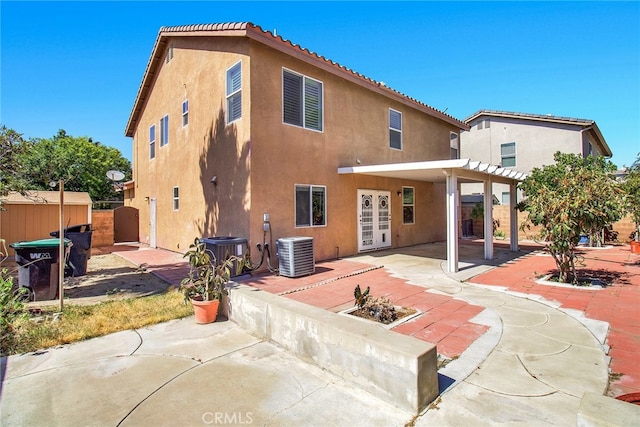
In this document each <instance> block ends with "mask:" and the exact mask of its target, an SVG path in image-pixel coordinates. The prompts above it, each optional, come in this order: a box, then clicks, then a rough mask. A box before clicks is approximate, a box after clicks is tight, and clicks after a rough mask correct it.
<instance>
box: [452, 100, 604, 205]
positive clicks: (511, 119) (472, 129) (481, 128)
mask: <svg viewBox="0 0 640 427" xmlns="http://www.w3.org/2000/svg"><path fill="white" fill-rule="evenodd" d="M465 123H466V124H467V125H469V129H468V130H466V131H463V132H462V133H461V135H460V146H461V147H460V155H461V157H469V158H472V159H475V160H480V161H482V162H488V163H491V164H495V165H501V166H502V167H505V168H510V169H515V170H518V171H520V172H524V173H528V172H531V170H532V169H533V168H535V167H542V166H544V165H551V164H554V163H555V161H554V160H553V155H554V153H555V152H557V151H560V152H563V153H574V154H580V155H582V156H584V157H586V156H588V155H589V154H592V155H594V156H598V155H602V156H605V157H611V149H610V148H609V146H608V145H607V142H606V141H605V139H604V137H603V136H602V133H601V132H600V129H599V128H598V125H597V124H596V122H595V121H593V120H586V119H575V118H571V117H558V116H552V115H540V114H526V113H513V112H507V111H491V110H480V111H478V112H476V113H474V114H472V115H471V116H469V117H467V118H466V119H465ZM462 191H463V193H464V194H471V193H482V191H483V189H482V185H478V184H475V183H474V184H465V185H464V187H463V190H462ZM509 193H510V191H509V188H508V187H507V186H505V185H501V184H495V185H494V186H493V195H494V196H495V197H496V198H497V199H498V200H499V201H500V203H501V204H505V205H506V204H509Z"/></svg>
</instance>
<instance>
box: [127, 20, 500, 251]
mask: <svg viewBox="0 0 640 427" xmlns="http://www.w3.org/2000/svg"><path fill="white" fill-rule="evenodd" d="M464 129H468V127H467V125H466V124H465V123H464V122H462V121H459V120H457V119H455V118H453V117H451V116H449V115H446V114H444V113H443V112H441V111H438V110H435V109H434V108H431V107H429V106H428V105H425V104H423V103H421V102H419V101H416V100H415V99H412V98H410V97H408V96H406V95H403V94H401V93H399V92H397V91H394V90H392V89H390V88H388V87H386V86H385V85H384V84H383V83H381V82H376V81H374V80H371V79H369V78H367V77H365V76H363V75H361V74H358V73H356V72H354V71H352V70H350V69H347V68H345V67H343V66H341V65H339V64H336V63H335V62H332V61H331V60H328V59H326V58H324V57H322V56H319V55H317V54H316V53H313V52H310V51H308V50H306V49H304V48H301V47H300V46H298V45H295V44H293V43H291V42H290V41H287V40H284V39H282V38H281V37H279V36H275V35H273V34H272V33H270V32H266V31H263V30H262V29H261V28H260V27H258V26H255V25H253V24H250V23H233V24H209V25H192V26H179V27H163V28H161V29H160V32H159V34H158V36H157V39H156V41H155V45H154V46H153V51H152V53H151V57H150V58H149V62H148V65H147V68H146V71H145V73H144V77H143V79H142V83H141V85H140V88H139V91H138V94H137V97H136V99H135V104H134V107H133V110H132V112H131V115H130V118H129V121H128V124H127V127H126V135H127V136H130V137H132V138H133V176H134V179H133V181H132V182H129V183H127V185H126V187H125V193H126V195H127V196H126V197H128V198H129V200H128V201H127V202H128V204H130V205H132V206H133V207H135V208H138V209H139V217H140V240H141V241H142V242H147V243H149V244H150V245H151V246H158V247H161V248H166V249H170V250H175V251H183V250H185V249H186V248H187V246H188V245H189V243H191V242H192V241H193V238H194V237H211V236H235V237H242V238H246V239H248V241H249V244H250V246H251V247H255V245H256V244H258V243H263V242H264V239H265V236H266V238H267V243H270V244H273V243H274V242H273V240H275V239H278V238H281V237H289V236H308V237H312V238H314V247H315V257H316V259H317V260H323V259H330V258H335V257H336V256H345V255H352V254H356V253H358V252H361V251H366V250H373V249H381V248H389V247H401V246H408V245H415V244H419V243H425V242H433V241H439V240H444V239H445V238H446V237H447V222H448V221H449V222H450V223H451V224H453V223H454V221H455V220H456V216H455V209H454V206H456V204H455V203H453V202H452V203H450V205H451V207H450V208H449V211H447V209H448V208H447V203H448V202H447V200H446V194H447V185H446V183H445V175H446V174H445V173H443V171H444V169H442V168H444V167H446V168H448V169H447V170H448V171H449V175H447V176H451V177H453V178H452V179H453V180H452V183H450V184H451V185H449V187H450V188H451V190H450V192H451V195H452V196H454V194H453V192H454V189H457V181H456V180H455V177H456V176H457V175H455V174H454V173H452V171H453V170H454V169H455V168H458V169H456V170H460V171H461V172H462V171H463V170H466V171H468V172H469V173H473V171H469V169H474V168H477V167H478V165H477V164H470V162H469V161H462V160H460V159H457V157H458V149H459V146H458V141H459V134H460V130H464ZM452 156H453V157H454V159H453V160H451V157H452ZM433 161H436V162H435V163H433ZM438 161H439V162H440V163H438ZM420 162H432V163H429V164H428V165H425V164H423V163H420ZM380 165H382V166H384V168H383V169H379V168H378V169H376V168H375V167H374V168H373V169H359V168H362V167H367V166H380ZM394 165H395V166H394ZM398 165H400V166H398ZM408 165H414V167H413V170H414V172H411V171H408V170H407V168H409V169H411V168H410V167H409V166H408ZM415 165H418V166H415ZM451 168H454V169H451ZM436 169H437V171H436V172H434V170H436ZM417 170H422V171H423V173H422V174H419V173H417V172H416V171H417ZM424 171H427V172H424ZM477 175H478V176H479V177H480V178H479V179H483V177H485V176H489V175H490V174H487V173H486V171H485V172H477ZM496 179H498V180H500V179H503V178H501V177H496ZM504 179H506V178H504ZM456 191H457V190H456ZM456 194H457V193H456ZM451 200H454V199H451ZM447 212H451V214H450V215H449V217H448V216H447ZM265 214H267V215H268V219H269V223H270V224H269V227H265V224H264V220H265V216H266V215H265ZM454 228H455V227H453V226H451V227H450V229H451V230H453V229H454ZM265 229H268V230H269V233H265V231H264V230H265ZM456 236H457V235H456ZM454 238H455V236H454ZM454 238H452V240H454ZM456 242H457V241H456ZM451 254H454V255H456V253H454V252H453V249H452V251H451Z"/></svg>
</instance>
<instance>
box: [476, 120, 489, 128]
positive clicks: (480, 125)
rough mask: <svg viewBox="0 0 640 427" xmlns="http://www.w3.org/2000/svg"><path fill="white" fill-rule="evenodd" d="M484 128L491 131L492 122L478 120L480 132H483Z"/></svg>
mask: <svg viewBox="0 0 640 427" xmlns="http://www.w3.org/2000/svg"><path fill="white" fill-rule="evenodd" d="M483 127H484V128H485V129H489V128H490V127H491V122H490V121H489V119H484V120H478V130H481V129H482V128H483Z"/></svg>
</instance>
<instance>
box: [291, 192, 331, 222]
mask: <svg viewBox="0 0 640 427" xmlns="http://www.w3.org/2000/svg"><path fill="white" fill-rule="evenodd" d="M295 190H296V203H295V204H296V227H318V226H323V225H327V208H326V206H327V197H326V193H327V190H326V187H324V186H319V185H296V187H295Z"/></svg>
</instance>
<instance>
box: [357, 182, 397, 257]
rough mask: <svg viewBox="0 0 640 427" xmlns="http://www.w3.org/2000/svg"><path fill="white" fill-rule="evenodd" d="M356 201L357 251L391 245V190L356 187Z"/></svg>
mask: <svg viewBox="0 0 640 427" xmlns="http://www.w3.org/2000/svg"><path fill="white" fill-rule="evenodd" d="M356 203H357V206H358V208H357V216H358V218H357V219H358V222H357V224H358V233H357V234H358V252H364V251H370V250H376V249H384V248H389V247H391V192H390V191H384V190H365V189H358V192H357V201H356ZM385 209H386V212H385Z"/></svg>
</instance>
